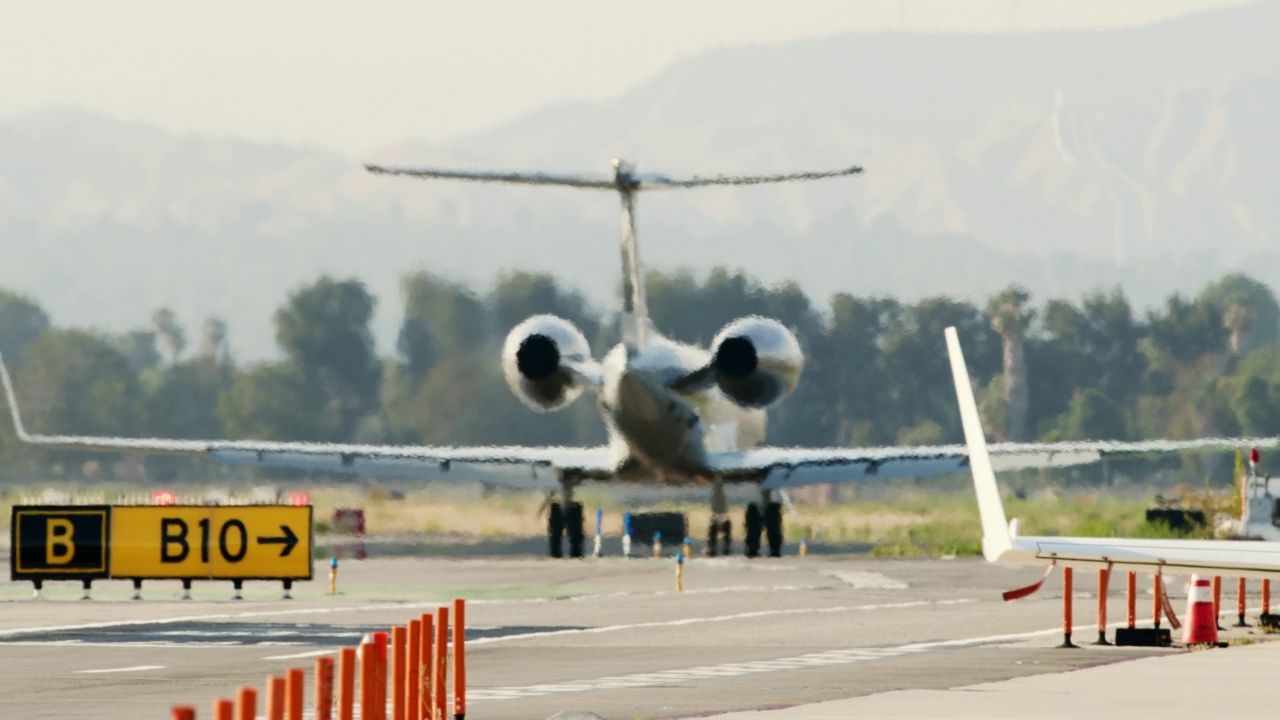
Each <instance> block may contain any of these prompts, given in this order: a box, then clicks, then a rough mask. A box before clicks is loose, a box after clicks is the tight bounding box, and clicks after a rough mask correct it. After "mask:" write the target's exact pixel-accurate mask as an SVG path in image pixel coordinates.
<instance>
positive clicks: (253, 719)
mask: <svg viewBox="0 0 1280 720" xmlns="http://www.w3.org/2000/svg"><path fill="white" fill-rule="evenodd" d="M257 717H258V691H257V690H254V689H253V688H247V687H242V688H240V689H239V690H237V691H236V720H257Z"/></svg>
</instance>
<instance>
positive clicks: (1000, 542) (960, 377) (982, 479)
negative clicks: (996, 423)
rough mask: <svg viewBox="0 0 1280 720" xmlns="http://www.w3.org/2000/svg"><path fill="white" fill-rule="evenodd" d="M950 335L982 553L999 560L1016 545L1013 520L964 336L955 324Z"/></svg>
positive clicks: (948, 353)
mask: <svg viewBox="0 0 1280 720" xmlns="http://www.w3.org/2000/svg"><path fill="white" fill-rule="evenodd" d="M946 337H947V355H949V356H950V358H951V377H952V380H954V381H955V386H956V401H957V402H958V403H959V404H960V422H961V424H962V425H964V441H965V444H966V445H968V447H969V470H970V472H972V473H973V488H974V490H975V491H977V494H978V513H979V514H980V515H981V516H982V554H983V555H984V556H985V557H986V558H987V560H989V561H990V562H995V561H996V560H997V559H998V558H999V557H1000V555H1001V554H1002V553H1004V552H1005V551H1007V550H1010V549H1012V547H1013V542H1012V540H1011V538H1010V530H1009V523H1008V521H1007V520H1005V514H1004V503H1003V502H1001V500H1000V488H999V486H998V485H997V484H996V473H995V471H994V470H993V469H992V468H991V456H990V455H989V454H988V453H987V439H986V436H985V434H984V433H983V430H982V418H981V417H979V416H978V403H977V401H976V400H975V399H974V395H973V386H972V385H970V383H969V368H968V367H967V366H966V365H965V362H964V352H963V351H962V350H961V349H960V338H959V336H957V335H956V329H955V328H954V327H949V328H947V329H946Z"/></svg>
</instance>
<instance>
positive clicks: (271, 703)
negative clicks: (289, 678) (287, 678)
mask: <svg viewBox="0 0 1280 720" xmlns="http://www.w3.org/2000/svg"><path fill="white" fill-rule="evenodd" d="M267 720H284V678H282V677H276V676H268V677H267Z"/></svg>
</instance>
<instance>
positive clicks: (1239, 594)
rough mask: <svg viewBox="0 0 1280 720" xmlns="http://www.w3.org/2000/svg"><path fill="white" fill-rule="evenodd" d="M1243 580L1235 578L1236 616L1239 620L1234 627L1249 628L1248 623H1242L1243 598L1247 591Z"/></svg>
mask: <svg viewBox="0 0 1280 720" xmlns="http://www.w3.org/2000/svg"><path fill="white" fill-rule="evenodd" d="M1245 582H1246V581H1245V579H1244V578H1236V615H1237V616H1239V618H1240V619H1239V620H1237V621H1236V624H1235V627H1249V623H1247V622H1245V621H1244V610H1245V608H1244V596H1245V592H1246V591H1247V587H1246V585H1245Z"/></svg>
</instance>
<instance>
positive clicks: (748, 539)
mask: <svg viewBox="0 0 1280 720" xmlns="http://www.w3.org/2000/svg"><path fill="white" fill-rule="evenodd" d="M762 529H763V527H762V526H761V524H760V506H759V505H757V504H756V503H751V504H749V505H747V517H746V521H745V522H743V524H742V532H743V537H742V544H743V545H744V546H745V549H746V554H747V557H749V558H753V557H757V556H759V555H760V531H761V530H762Z"/></svg>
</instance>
